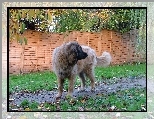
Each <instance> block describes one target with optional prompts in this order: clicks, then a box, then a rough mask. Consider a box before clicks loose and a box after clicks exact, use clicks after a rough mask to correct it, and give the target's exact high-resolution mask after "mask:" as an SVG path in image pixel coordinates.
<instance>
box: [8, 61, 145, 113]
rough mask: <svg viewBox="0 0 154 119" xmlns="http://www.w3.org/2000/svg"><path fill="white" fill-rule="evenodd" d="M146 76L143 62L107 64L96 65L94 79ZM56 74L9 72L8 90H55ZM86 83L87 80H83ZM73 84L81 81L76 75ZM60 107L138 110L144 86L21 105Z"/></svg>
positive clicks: (142, 104)
mask: <svg viewBox="0 0 154 119" xmlns="http://www.w3.org/2000/svg"><path fill="white" fill-rule="evenodd" d="M138 76H144V77H145V76H146V64H144V63H143V64H133V65H132V64H125V65H120V66H119V65H116V66H109V67H106V68H101V67H97V68H96V69H95V77H96V79H97V81H102V80H106V79H109V80H112V79H113V78H122V77H128V78H130V77H138ZM56 81H57V80H56V76H55V74H54V73H52V72H49V71H46V72H37V73H29V74H23V75H11V76H10V77H9V92H10V94H12V93H14V92H21V91H23V90H26V91H28V92H32V93H33V92H35V91H38V90H48V91H51V90H55V89H56V90H57V82H56ZM86 84H87V85H89V80H88V81H87V82H86ZM75 86H80V80H79V79H78V77H77V80H76V82H75ZM67 88H68V82H67V81H66V82H65V86H64V89H66V90H67ZM57 106H60V108H61V110H62V111H73V110H74V111H83V110H84V111H141V110H144V109H145V107H146V88H142V89H135V88H132V89H129V90H122V91H118V92H117V93H116V94H115V93H111V94H109V95H103V94H102V95H98V96H96V97H94V98H93V97H91V98H86V97H77V99H75V100H73V101H72V99H65V100H64V101H60V102H59V103H58V105H57V104H55V103H53V104H51V103H44V104H38V103H37V102H29V101H28V100H23V102H22V103H21V104H20V107H21V108H23V109H24V110H26V111H40V110H42V109H43V110H45V111H56V110H57Z"/></svg>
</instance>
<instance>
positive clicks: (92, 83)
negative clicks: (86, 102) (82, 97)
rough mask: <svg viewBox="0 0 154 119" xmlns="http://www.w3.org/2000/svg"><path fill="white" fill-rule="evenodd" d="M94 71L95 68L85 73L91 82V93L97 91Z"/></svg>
mask: <svg viewBox="0 0 154 119" xmlns="http://www.w3.org/2000/svg"><path fill="white" fill-rule="evenodd" d="M93 70H94V69H93V68H89V69H88V70H87V71H86V72H85V73H86V76H87V77H88V78H89V79H90V81H91V91H94V90H95V77H94V71H93Z"/></svg>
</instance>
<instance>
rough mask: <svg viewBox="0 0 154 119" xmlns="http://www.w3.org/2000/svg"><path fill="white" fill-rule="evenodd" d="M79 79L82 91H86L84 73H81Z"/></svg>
mask: <svg viewBox="0 0 154 119" xmlns="http://www.w3.org/2000/svg"><path fill="white" fill-rule="evenodd" d="M79 77H80V80H81V91H83V90H85V76H84V72H81V73H79Z"/></svg>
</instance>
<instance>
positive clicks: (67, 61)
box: [52, 42, 111, 97]
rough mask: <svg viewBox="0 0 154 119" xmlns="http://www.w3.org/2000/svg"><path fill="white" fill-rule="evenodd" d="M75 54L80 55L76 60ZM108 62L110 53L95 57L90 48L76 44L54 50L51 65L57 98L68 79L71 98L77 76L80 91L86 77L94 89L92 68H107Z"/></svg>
mask: <svg viewBox="0 0 154 119" xmlns="http://www.w3.org/2000/svg"><path fill="white" fill-rule="evenodd" d="M80 48H81V49H80ZM74 49H75V50H74ZM79 49H80V50H79ZM74 52H77V53H74ZM76 54H81V57H80V58H77V56H76ZM82 54H83V57H82ZM85 55H86V56H85ZM76 59H80V60H76ZM110 62H111V55H110V53H108V52H103V53H102V55H101V56H99V57H97V56H96V53H95V51H94V50H93V49H92V48H90V47H88V46H80V45H79V44H78V43H77V42H69V43H67V44H63V45H61V46H60V47H58V48H56V49H55V50H54V52H53V60H52V65H53V71H54V72H55V74H56V76H57V79H58V92H59V93H58V94H57V97H60V96H61V95H62V89H63V82H64V79H65V78H68V81H69V89H68V95H71V96H72V92H73V89H72V88H73V87H74V80H75V77H76V75H79V77H80V79H81V89H84V87H85V80H86V78H85V76H86V77H88V78H89V79H90V81H91V89H92V90H93V89H94V88H95V75H94V68H95V67H96V66H108V65H109V64H110Z"/></svg>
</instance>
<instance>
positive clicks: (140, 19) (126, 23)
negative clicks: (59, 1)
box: [9, 9, 146, 41]
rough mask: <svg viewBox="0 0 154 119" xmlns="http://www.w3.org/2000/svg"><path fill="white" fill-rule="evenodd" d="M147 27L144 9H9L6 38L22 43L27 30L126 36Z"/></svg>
mask: <svg viewBox="0 0 154 119" xmlns="http://www.w3.org/2000/svg"><path fill="white" fill-rule="evenodd" d="M145 25H146V9H10V10H9V37H10V39H11V40H12V39H17V40H18V41H23V40H24V38H22V37H21V34H22V33H23V32H24V31H25V30H26V29H31V30H38V31H43V32H49V31H52V32H58V33H61V32H66V31H70V30H78V31H88V32H99V31H101V30H102V29H110V30H115V31H119V32H121V33H125V32H127V31H130V30H131V29H139V28H141V27H142V28H143V27H145Z"/></svg>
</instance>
